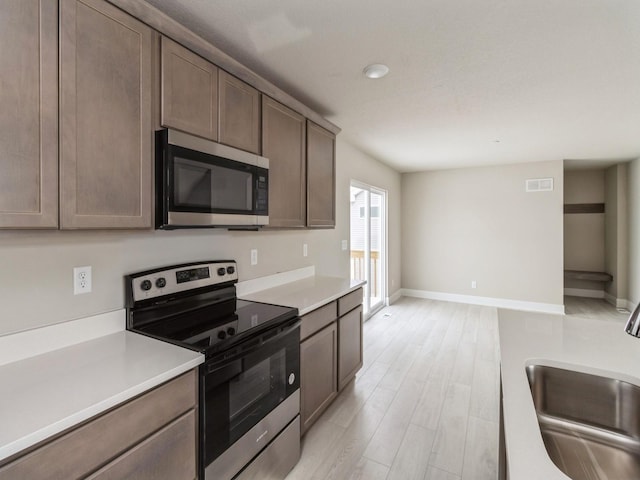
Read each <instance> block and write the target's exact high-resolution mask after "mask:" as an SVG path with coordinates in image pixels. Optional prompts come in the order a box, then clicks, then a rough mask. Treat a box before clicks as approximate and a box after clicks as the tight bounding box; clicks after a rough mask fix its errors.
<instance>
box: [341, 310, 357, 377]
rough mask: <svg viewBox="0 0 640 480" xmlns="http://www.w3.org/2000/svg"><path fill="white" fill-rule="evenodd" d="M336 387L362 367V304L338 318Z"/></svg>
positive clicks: (353, 375)
mask: <svg viewBox="0 0 640 480" xmlns="http://www.w3.org/2000/svg"><path fill="white" fill-rule="evenodd" d="M338 339H339V340H338V389H339V390H342V389H343V388H344V387H345V386H346V385H347V384H348V383H349V382H350V381H351V380H352V379H353V377H355V376H356V373H357V372H358V370H360V368H361V367H362V305H360V306H358V307H357V308H356V309H355V310H352V311H350V312H349V313H347V314H346V315H344V316H342V317H340V318H339V319H338Z"/></svg>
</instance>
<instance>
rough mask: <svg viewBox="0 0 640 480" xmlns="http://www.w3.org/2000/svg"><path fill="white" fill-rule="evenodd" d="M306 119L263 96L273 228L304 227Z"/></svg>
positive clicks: (263, 148) (263, 123)
mask: <svg viewBox="0 0 640 480" xmlns="http://www.w3.org/2000/svg"><path fill="white" fill-rule="evenodd" d="M305 142H306V122H305V118H304V117H303V116H302V115H300V114H298V113H296V112H294V111H293V110H291V109H290V108H287V107H285V106H284V105H282V104H281V103H278V102H276V101H275V100H272V99H271V98H269V97H267V96H263V97H262V155H263V156H265V157H267V158H268V159H269V226H270V227H304V226H305V220H306V209H305V202H306V195H307V189H306V165H305V154H306V151H305V144H306V143H305Z"/></svg>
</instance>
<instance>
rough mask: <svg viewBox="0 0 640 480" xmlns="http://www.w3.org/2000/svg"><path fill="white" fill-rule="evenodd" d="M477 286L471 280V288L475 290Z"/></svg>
mask: <svg viewBox="0 0 640 480" xmlns="http://www.w3.org/2000/svg"><path fill="white" fill-rule="evenodd" d="M477 286H478V284H477V283H476V281H475V280H471V288H477Z"/></svg>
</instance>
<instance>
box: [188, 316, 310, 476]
mask: <svg viewBox="0 0 640 480" xmlns="http://www.w3.org/2000/svg"><path fill="white" fill-rule="evenodd" d="M268 336H269V334H268V333H265V334H263V336H262V337H263V338H266V337H268ZM251 342H252V340H248V341H247V343H251ZM234 351H237V352H239V353H237V354H233V356H232V357H231V358H228V359H225V360H223V361H219V362H216V361H215V359H212V362H208V363H206V364H205V365H203V367H202V369H201V372H202V373H201V375H202V384H201V385H202V389H203V390H202V394H201V399H200V401H201V406H200V408H201V409H202V411H201V425H200V426H201V435H202V438H201V443H202V448H203V450H204V451H203V452H202V454H203V457H204V461H205V463H204V465H205V466H206V465H209V464H210V463H211V462H212V461H213V460H215V459H216V458H217V457H218V456H219V455H220V454H221V453H222V452H224V451H225V450H226V449H227V448H228V447H229V446H231V445H233V443H234V442H235V441H236V440H238V439H239V438H240V437H242V436H243V435H244V434H245V433H246V432H247V431H249V430H250V429H251V428H252V427H253V426H254V425H256V424H257V423H258V422H260V421H261V420H262V419H263V418H264V417H265V416H266V415H267V414H268V413H269V412H271V411H272V410H273V409H274V408H276V407H277V406H278V405H279V404H280V403H281V402H282V401H283V400H285V399H286V398H287V397H288V396H289V395H291V394H292V393H293V392H295V391H296V390H297V389H298V388H299V386H300V380H299V377H300V375H299V370H300V328H299V326H297V325H296V326H295V327H293V328H291V329H288V330H285V331H283V332H280V333H279V334H278V335H276V336H273V337H271V338H269V339H268V340H266V341H265V342H264V343H262V342H260V344H259V345H256V346H255V347H254V348H251V349H244V348H243V345H242V344H241V345H239V346H237V347H235V348H234ZM227 355H229V354H228V353H227Z"/></svg>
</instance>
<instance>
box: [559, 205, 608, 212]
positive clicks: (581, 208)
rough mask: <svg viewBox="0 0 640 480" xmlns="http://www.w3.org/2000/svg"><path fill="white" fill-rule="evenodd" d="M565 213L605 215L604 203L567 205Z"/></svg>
mask: <svg viewBox="0 0 640 480" xmlns="http://www.w3.org/2000/svg"><path fill="white" fill-rule="evenodd" d="M564 213H604V203H565V204H564Z"/></svg>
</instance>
